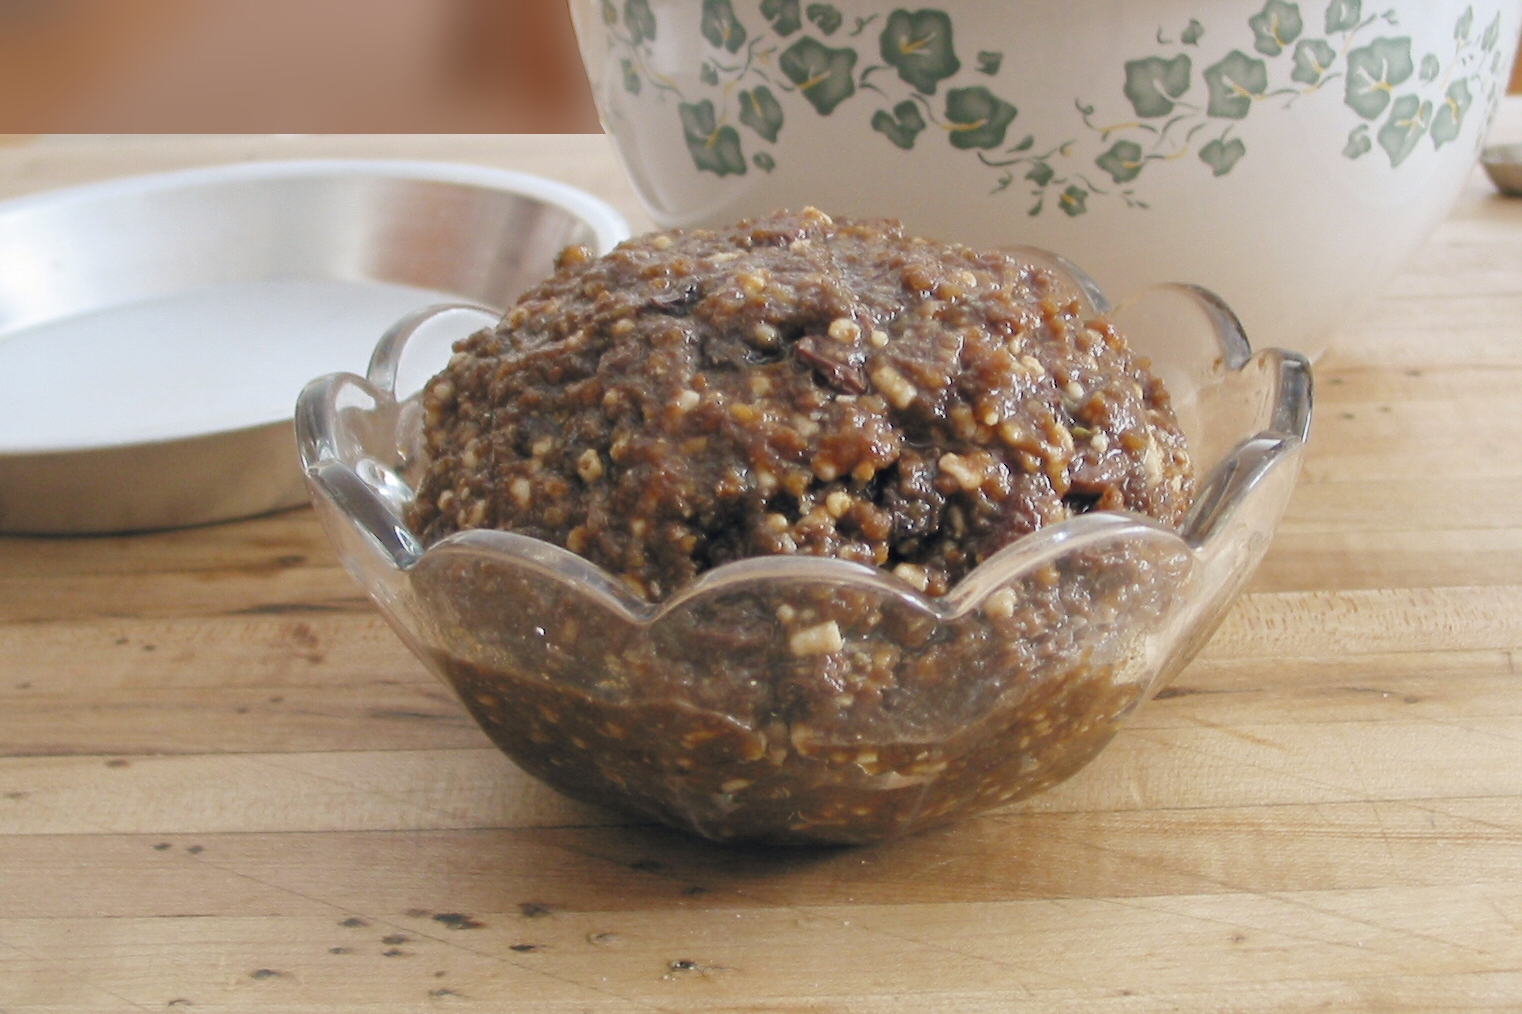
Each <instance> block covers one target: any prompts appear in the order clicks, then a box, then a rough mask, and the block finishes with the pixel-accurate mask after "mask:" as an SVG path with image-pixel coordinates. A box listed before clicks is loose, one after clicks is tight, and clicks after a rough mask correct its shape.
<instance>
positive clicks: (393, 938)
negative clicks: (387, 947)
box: [381, 933, 412, 946]
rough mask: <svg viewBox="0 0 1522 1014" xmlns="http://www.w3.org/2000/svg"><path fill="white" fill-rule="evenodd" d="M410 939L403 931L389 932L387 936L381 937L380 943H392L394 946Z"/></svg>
mask: <svg viewBox="0 0 1522 1014" xmlns="http://www.w3.org/2000/svg"><path fill="white" fill-rule="evenodd" d="M411 939H412V938H411V937H409V936H407V935H406V934H404V933H391V934H389V935H387V936H383V937H381V943H383V944H392V945H393V946H394V945H396V944H405V943H406V942H407V941H409V940H411Z"/></svg>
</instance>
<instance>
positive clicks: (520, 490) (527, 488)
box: [507, 475, 534, 510]
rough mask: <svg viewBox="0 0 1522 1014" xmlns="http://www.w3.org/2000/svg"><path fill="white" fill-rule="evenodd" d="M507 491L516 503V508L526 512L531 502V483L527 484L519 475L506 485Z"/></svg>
mask: <svg viewBox="0 0 1522 1014" xmlns="http://www.w3.org/2000/svg"><path fill="white" fill-rule="evenodd" d="M507 491H508V493H510V494H511V495H512V498H513V499H514V500H515V501H517V503H518V506H519V507H522V508H523V509H524V510H527V509H528V505H529V504H530V503H532V502H533V499H534V486H533V484H532V483H531V482H529V481H528V480H527V479H525V478H524V477H523V476H521V475H520V476H519V477H518V478H516V479H514V480H513V481H512V483H511V484H509V485H508V487H507Z"/></svg>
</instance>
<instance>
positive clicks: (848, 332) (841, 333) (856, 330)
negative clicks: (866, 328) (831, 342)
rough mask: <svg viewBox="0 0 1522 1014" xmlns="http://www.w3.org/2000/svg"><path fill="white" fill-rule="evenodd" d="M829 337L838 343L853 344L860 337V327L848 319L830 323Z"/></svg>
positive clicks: (837, 318)
mask: <svg viewBox="0 0 1522 1014" xmlns="http://www.w3.org/2000/svg"><path fill="white" fill-rule="evenodd" d="M830 337H831V338H833V339H835V340H836V341H838V342H847V343H850V342H854V341H856V339H858V338H860V337H861V325H860V324H858V323H856V321H854V320H851V319H850V318H848V317H836V318H835V319H834V320H832V321H830Z"/></svg>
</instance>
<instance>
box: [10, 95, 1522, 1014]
mask: <svg viewBox="0 0 1522 1014" xmlns="http://www.w3.org/2000/svg"><path fill="white" fill-rule="evenodd" d="M1508 103H1509V105H1508V106H1507V108H1506V109H1505V114H1506V117H1508V118H1509V119H1510V120H1511V121H1522V106H1519V105H1518V103H1522V99H1511V100H1508ZM334 155H363V156H368V157H406V158H436V159H450V160H460V161H470V162H477V163H483V164H488V165H495V166H500V167H506V168H514V169H522V170H526V171H529V172H535V173H540V174H543V175H547V176H552V177H555V178H558V179H562V180H565V181H566V182H569V183H572V184H575V185H577V186H581V187H584V188H586V189H588V190H591V191H593V192H595V193H597V194H599V195H600V196H603V197H605V198H607V199H608V200H610V201H612V202H613V203H614V204H615V205H617V206H618V207H620V208H621V209H622V210H623V211H624V212H625V214H626V215H628V216H629V218H630V221H631V224H633V226H634V227H635V229H636V230H640V229H643V228H647V227H648V225H649V220H648V219H647V218H646V217H645V215H644V213H643V212H642V211H641V209H640V208H639V206H638V204H637V202H636V201H635V200H634V197H633V195H632V193H631V192H630V190H629V189H628V186H627V184H626V183H625V182H624V181H623V178H622V176H621V173H620V171H619V168H618V164H617V161H616V159H615V157H614V155H613V153H612V150H611V147H610V146H609V145H608V143H607V141H606V140H605V139H604V138H602V137H601V136H596V135H582V136H559V137H495V138H487V137H475V138H449V137H418V138H362V137H345V138H288V137H280V138H268V139H249V138H179V139H174V138H170V139H162V138H159V139H154V138H127V139H113V138H94V139H92V138H77V139H68V140H53V139H43V140H40V141H34V142H31V143H28V144H25V145H21V146H16V147H12V148H8V149H0V196H10V195H14V194H18V193H24V192H28V191H33V190H38V189H42V188H45V187H48V186H56V185H63V184H67V183H74V182H81V181H84V180H88V179H97V178H102V177H105V176H111V175H119V174H123V173H128V172H139V171H153V170H158V169H167V168H173V167H178V166H184V165H192V164H203V163H210V162H223V161H232V160H239V159H247V158H285V157H296V156H322V157H327V156H334ZM1316 397H1317V405H1316V420H1315V430H1314V435H1313V438H1312V441H1311V446H1310V450H1309V455H1308V458H1307V460H1306V465H1305V470H1304V473H1303V476H1302V479H1301V485H1300V487H1299V489H1298V491H1297V493H1296V495H1295V498H1294V501H1293V503H1292V505H1291V506H1290V508H1289V512H1288V515H1287V517H1286V518H1285V521H1284V524H1283V526H1282V529H1281V531H1280V533H1279V536H1278V538H1277V539H1276V541H1275V542H1274V544H1273V547H1272V549H1271V550H1270V552H1269V555H1268V557H1267V559H1266V560H1265V562H1264V564H1263V566H1262V568H1261V570H1260V571H1259V573H1258V574H1257V576H1256V578H1255V579H1254V580H1253V582H1252V584H1251V587H1250V589H1249V591H1248V593H1247V595H1246V596H1245V597H1244V598H1243V599H1242V601H1241V602H1240V603H1239V604H1238V605H1237V607H1236V608H1235V609H1234V610H1233V611H1232V612H1231V614H1230V615H1229V616H1228V618H1227V620H1226V622H1225V624H1224V625H1223V627H1222V628H1221V630H1220V632H1219V633H1218V634H1217V635H1216V637H1215V639H1214V640H1213V641H1212V642H1211V643H1210V645H1209V646H1208V647H1207V648H1206V650H1205V652H1204V653H1203V655H1202V656H1201V657H1200V658H1199V660H1198V661H1196V662H1195V663H1194V664H1193V665H1192V666H1191V667H1190V668H1189V669H1187V670H1186V671H1185V672H1184V673H1183V674H1182V675H1181V676H1180V677H1178V679H1177V680H1176V681H1175V682H1174V683H1173V685H1172V686H1170V687H1168V688H1166V689H1165V690H1164V691H1163V692H1162V693H1161V694H1160V695H1159V696H1158V698H1157V699H1156V700H1154V701H1153V702H1152V703H1150V704H1149V705H1148V706H1147V707H1145V708H1144V709H1143V710H1142V712H1141V714H1140V715H1139V716H1138V717H1137V718H1136V720H1135V721H1134V723H1133V724H1132V725H1130V726H1129V727H1128V728H1127V729H1126V730H1125V731H1123V732H1122V733H1121V734H1120V736H1119V737H1118V738H1117V739H1116V740H1115V742H1114V743H1113V744H1112V745H1111V746H1110V747H1109V749H1108V750H1107V751H1106V752H1105V753H1104V754H1102V755H1101V756H1100V758H1099V759H1098V760H1097V761H1095V762H1094V763H1093V764H1092V765H1091V766H1090V767H1089V768H1087V769H1086V770H1084V771H1083V772H1081V773H1080V774H1079V775H1077V776H1076V777H1075V778H1073V779H1072V780H1071V781H1069V782H1068V783H1066V784H1064V785H1062V786H1059V787H1058V788H1056V789H1055V790H1053V791H1051V792H1048V793H1047V794H1045V795H1043V796H1041V797H1039V798H1035V799H1032V800H1028V801H1026V802H1024V803H1021V804H1017V805H1015V806H1013V807H1010V808H1008V809H1004V810H1001V811H997V812H995V813H993V814H990V815H987V816H984V817H981V818H978V819H975V820H973V821H971V822H968V823H965V824H963V825H961V826H958V827H954V828H951V829H948V830H944V831H940V832H935V833H930V834H924V835H920V836H918V837H914V838H910V839H907V840H903V841H900V842H897V843H893V844H889V845H885V846H881V847H876V848H869V849H839V850H826V851H787V850H776V849H754V848H752V849H737V848H725V847H720V846H714V845H709V844H705V843H702V842H699V841H696V840H693V839H690V838H686V837H683V836H681V835H679V834H676V833H673V832H668V831H665V830H662V829H660V828H658V827H653V826H649V825H644V824H639V823H635V822H632V821H630V820H629V819H626V818H624V817H621V816H619V815H616V814H611V813H607V812H603V811H599V810H594V809H591V808H589V807H585V806H581V805H579V804H575V803H572V802H569V801H567V800H565V799H563V798H561V797H560V796H558V795H556V794H555V793H554V792H552V791H550V790H548V789H546V788H543V787H541V786H540V785H538V784H537V783H535V782H532V781H531V780H529V779H528V778H527V777H526V776H525V775H523V774H521V773H520V772H518V771H517V770H516V769H515V768H514V767H513V766H512V765H511V764H510V763H509V762H508V761H507V760H506V759H505V758H503V757H502V756H501V755H500V754H499V753H497V752H496V751H495V750H494V749H493V748H492V747H491V746H490V744H489V743H488V742H487V741H486V739H485V737H484V736H483V735H482V734H481V733H480V732H479V731H478V730H477V729H476V727H475V726H474V725H473V724H472V723H471V721H470V719H469V718H468V717H467V715H466V713H465V711H464V710H463V708H461V707H460V705H459V704H458V703H456V702H455V700H454V699H453V698H452V697H451V695H450V693H449V691H448V690H447V689H446V688H445V687H444V686H443V685H442V684H441V683H440V682H438V681H437V680H436V679H435V678H434V677H432V676H430V675H429V674H428V673H427V672H426V671H425V670H424V669H423V667H422V666H421V665H420V664H419V663H418V662H417V661H415V660H414V659H413V658H412V656H410V655H409V654H408V653H407V651H406V649H405V648H403V646H402V645H401V643H400V642H399V641H398V640H397V639H396V637H395V636H394V635H393V634H392V633H391V631H390V630H389V629H388V628H387V627H386V626H385V624H384V623H383V622H382V621H381V619H380V617H379V616H378V615H377V613H376V612H375V610H374V609H373V608H372V607H371V605H370V603H369V602H368V600H367V599H366V598H365V596H364V594H363V592H362V591H361V589H360V588H359V587H358V585H356V584H355V583H354V582H353V581H352V580H350V578H349V577H348V576H347V575H346V574H345V573H344V572H343V570H342V569H341V568H340V567H339V565H338V563H337V561H336V559H335V557H334V554H333V552H332V550H331V549H330V548H329V546H328V543H327V541H326V539H325V537H324V535H323V533H322V530H321V528H320V526H319V524H318V522H317V519H316V518H315V516H314V515H313V513H312V512H311V511H310V510H306V509H300V510H295V511H290V512H286V513H282V514H278V515H274V516H269V517H263V518H258V519H254V520H250V521H243V522H237V523H233V524H226V525H218V526H212V527H207V528H200V529H194V530H186V531H177V532H169V533H161V534H150V535H137V536H129V537H119V538H116V537H113V538H86V539H30V538H6V539H0V1012H3V1014H21V1012H40V1011H90V1012H95V1011H101V1012H106V1011H110V1012H116V1011H166V1010H167V1011H180V1010H183V1011H186V1012H205V1011H266V1010H267V1011H313V1012H315V1011H324V1012H327V1011H373V1012H390V1011H399V1012H401V1011H406V1012H412V1011H440V1012H449V1011H461V1012H464V1011H534V1012H538V1011H545V1012H564V1014H572V1012H595V1014H604V1012H607V1014H612V1012H626V1011H628V1012H644V1011H651V1012H683V1014H685V1012H694V1014H697V1012H707V1011H715V1012H736V1014H738V1012H747V1014H770V1012H777V1014H783V1012H787V1014H795V1012H796V1014H804V1012H808V1014H836V1012H840V1014H844V1012H852V1014H856V1012H861V1014H868V1012H871V1014H876V1012H883V1014H970V1012H979V1014H981V1012H1005V1011H1019V1012H1032V1014H1038V1012H1039V1014H1045V1012H1058V1011H1061V1012H1089V1011H1097V1012H1117V1014H1122V1012H1123V1014H1140V1012H1154V1011H1158V1012H1161V1011H1170V1012H1173V1011H1184V1012H1218V1011H1233V1012H1269V1011H1310V1010H1326V1011H1371V1012H1374V1011H1378V1012H1385V1011H1411V1012H1428V1011H1518V1010H1522V675H1519V671H1518V653H1519V650H1522V200H1507V199H1503V198H1500V197H1498V196H1496V195H1495V193H1494V191H1493V190H1492V189H1491V188H1490V187H1489V185H1488V184H1487V183H1485V182H1484V181H1483V178H1482V177H1480V176H1479V175H1476V177H1475V179H1474V181H1473V182H1472V183H1471V185H1470V187H1469V189H1468V191H1467V192H1466V193H1465V195H1464V198H1463V200H1462V202H1461V203H1460V205H1459V207H1458V208H1457V209H1456V210H1455V212H1454V213H1453V215H1452V216H1451V217H1450V218H1449V220H1448V221H1447V222H1445V223H1444V224H1443V225H1442V226H1441V227H1440V229H1439V230H1438V231H1437V233H1436V234H1435V235H1434V236H1433V238H1432V240H1431V241H1430V242H1429V243H1428V244H1427V246H1426V247H1425V248H1424V249H1423V250H1422V251H1421V253H1420V254H1419V255H1417V257H1416V258H1414V260H1413V261H1412V262H1411V264H1410V265H1409V267H1408V268H1407V270H1406V271H1405V272H1404V273H1403V274H1402V275H1401V276H1400V277H1399V278H1397V279H1396V280H1395V281H1394V282H1393V283H1392V284H1391V285H1390V286H1389V287H1388V288H1387V289H1386V290H1385V292H1384V294H1383V296H1382V297H1381V298H1379V299H1378V300H1376V301H1375V302H1374V303H1373V304H1371V306H1370V308H1369V310H1368V312H1367V314H1366V315H1365V316H1364V317H1363V318H1362V319H1361V320H1359V321H1358V322H1357V323H1355V324H1353V325H1352V326H1350V327H1349V328H1348V329H1347V330H1346V331H1345V333H1344V334H1343V336H1342V337H1341V339H1340V340H1339V341H1338V342H1337V344H1336V346H1335V347H1334V350H1333V352H1331V353H1330V354H1329V355H1328V356H1327V357H1326V358H1325V359H1324V360H1323V361H1322V362H1321V363H1320V364H1318V369H1317V389H1316ZM0 410H3V407H0Z"/></svg>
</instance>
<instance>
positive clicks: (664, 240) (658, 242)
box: [650, 235, 671, 250]
mask: <svg viewBox="0 0 1522 1014" xmlns="http://www.w3.org/2000/svg"><path fill="white" fill-rule="evenodd" d="M650 245H651V246H653V247H655V248H656V249H657V250H669V249H671V237H670V236H666V235H660V236H656V237H655V238H653V239H652V240H650Z"/></svg>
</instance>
